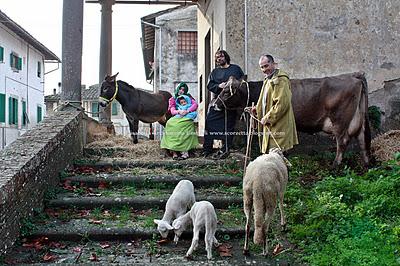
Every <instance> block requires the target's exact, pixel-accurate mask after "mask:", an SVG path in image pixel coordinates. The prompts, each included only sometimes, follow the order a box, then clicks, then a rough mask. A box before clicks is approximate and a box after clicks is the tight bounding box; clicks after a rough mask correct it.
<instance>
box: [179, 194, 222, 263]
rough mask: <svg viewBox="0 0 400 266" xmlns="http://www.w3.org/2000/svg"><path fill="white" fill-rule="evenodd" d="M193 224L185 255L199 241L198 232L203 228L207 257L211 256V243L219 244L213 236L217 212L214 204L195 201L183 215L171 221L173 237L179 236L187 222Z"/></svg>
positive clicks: (190, 253) (215, 229)
mask: <svg viewBox="0 0 400 266" xmlns="http://www.w3.org/2000/svg"><path fill="white" fill-rule="evenodd" d="M191 223H192V224H193V239H192V245H191V246H190V248H189V250H188V252H187V253H186V257H187V258H190V257H191V255H192V253H193V250H195V249H196V248H197V246H198V243H199V233H200V230H201V229H202V228H205V236H204V242H205V243H206V251H207V259H209V260H210V259H211V258H212V251H211V248H212V245H213V244H215V245H216V246H218V245H219V243H218V241H217V239H216V238H215V232H216V231H217V214H216V213H215V210H214V206H213V205H212V204H211V203H210V202H208V201H200V202H196V203H195V204H194V205H193V207H192V208H191V209H190V211H189V212H187V213H186V214H185V215H183V216H181V217H179V218H178V219H176V220H175V221H174V222H173V223H172V227H173V228H174V231H175V237H176V238H177V239H176V241H177V240H178V238H179V237H180V236H181V234H182V233H183V231H184V230H185V229H186V227H187V226H188V225H189V224H191Z"/></svg>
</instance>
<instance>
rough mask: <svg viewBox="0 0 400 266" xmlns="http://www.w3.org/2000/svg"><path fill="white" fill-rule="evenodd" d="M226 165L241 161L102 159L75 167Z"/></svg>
mask: <svg viewBox="0 0 400 266" xmlns="http://www.w3.org/2000/svg"><path fill="white" fill-rule="evenodd" d="M226 163H237V164H240V163H241V161H240V160H234V159H225V160H210V159H203V158H192V159H187V160H180V161H176V160H172V159H171V160H155V161H140V160H137V161H133V160H123V159H115V158H110V159H104V158H103V159H102V160H100V161H96V160H91V159H89V160H83V161H81V162H78V163H75V164H74V166H75V167H92V168H94V169H110V168H111V169H120V168H140V167H143V168H156V167H164V168H165V167H168V168H172V169H173V168H181V167H193V166H203V167H206V166H209V165H224V164H226Z"/></svg>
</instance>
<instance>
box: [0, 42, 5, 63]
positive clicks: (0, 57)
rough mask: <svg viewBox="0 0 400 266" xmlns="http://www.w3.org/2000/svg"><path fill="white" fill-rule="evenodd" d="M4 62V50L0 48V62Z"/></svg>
mask: <svg viewBox="0 0 400 266" xmlns="http://www.w3.org/2000/svg"><path fill="white" fill-rule="evenodd" d="M3 61H4V48H3V47H1V46H0V62H3Z"/></svg>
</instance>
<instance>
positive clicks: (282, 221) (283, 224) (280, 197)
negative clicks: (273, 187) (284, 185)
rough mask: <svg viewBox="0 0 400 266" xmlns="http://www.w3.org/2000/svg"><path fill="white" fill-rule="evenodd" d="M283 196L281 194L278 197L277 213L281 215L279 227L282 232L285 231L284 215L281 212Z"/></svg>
mask: <svg viewBox="0 0 400 266" xmlns="http://www.w3.org/2000/svg"><path fill="white" fill-rule="evenodd" d="M283 196H284V193H281V194H280V195H279V211H280V213H281V227H282V231H286V219H285V214H284V212H283Z"/></svg>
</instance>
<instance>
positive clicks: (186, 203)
mask: <svg viewBox="0 0 400 266" xmlns="http://www.w3.org/2000/svg"><path fill="white" fill-rule="evenodd" d="M195 202H196V199H195V196H194V187H193V183H192V182H190V181H189V180H181V181H179V183H178V184H177V185H176V187H175V189H174V191H173V192H172V194H171V196H170V197H169V199H168V201H167V203H166V205H165V213H164V216H163V218H162V219H161V220H157V219H154V223H156V224H157V230H158V231H159V232H160V234H161V237H162V238H167V236H168V232H169V230H172V229H173V227H172V226H171V222H172V221H173V220H174V219H176V218H179V217H180V216H182V215H184V214H185V213H186V212H187V210H188V209H190V208H191V207H192V205H193V204H194V203H195Z"/></svg>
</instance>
